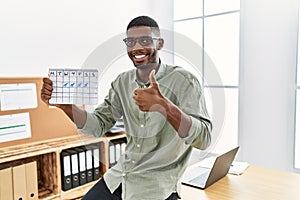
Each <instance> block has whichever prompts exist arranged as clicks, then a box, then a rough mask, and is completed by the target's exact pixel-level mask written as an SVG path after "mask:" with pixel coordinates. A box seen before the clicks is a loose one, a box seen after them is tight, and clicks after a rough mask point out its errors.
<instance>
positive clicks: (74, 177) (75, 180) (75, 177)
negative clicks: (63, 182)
mask: <svg viewBox="0 0 300 200" xmlns="http://www.w3.org/2000/svg"><path fill="white" fill-rule="evenodd" d="M66 151H67V152H68V153H69V154H70V158H71V182H72V188H75V187H77V186H79V169H78V165H79V163H78V155H77V152H76V151H75V150H72V149H68V150H66Z"/></svg>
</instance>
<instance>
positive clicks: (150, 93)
mask: <svg viewBox="0 0 300 200" xmlns="http://www.w3.org/2000/svg"><path fill="white" fill-rule="evenodd" d="M149 80H150V86H149V88H138V89H135V90H134V95H133V99H134V100H135V103H136V104H137V105H138V107H139V108H140V110H141V111H143V112H149V111H160V109H161V106H162V105H161V103H162V100H163V98H164V97H163V96H162V94H161V93H160V90H159V85H158V82H157V81H156V79H155V70H152V71H151V73H150V75H149Z"/></svg>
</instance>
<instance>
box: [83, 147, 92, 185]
mask: <svg viewBox="0 0 300 200" xmlns="http://www.w3.org/2000/svg"><path fill="white" fill-rule="evenodd" d="M85 156H86V181H87V182H91V181H93V180H94V176H93V149H92V148H91V147H86V149H85Z"/></svg>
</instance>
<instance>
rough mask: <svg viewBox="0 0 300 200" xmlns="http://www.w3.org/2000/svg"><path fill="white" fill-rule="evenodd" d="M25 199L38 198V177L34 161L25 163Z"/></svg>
mask: <svg viewBox="0 0 300 200" xmlns="http://www.w3.org/2000/svg"><path fill="white" fill-rule="evenodd" d="M25 171H26V194H27V195H26V196H27V200H37V199H38V177H37V164H36V161H33V162H30V163H26V164H25Z"/></svg>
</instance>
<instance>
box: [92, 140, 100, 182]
mask: <svg viewBox="0 0 300 200" xmlns="http://www.w3.org/2000/svg"><path fill="white" fill-rule="evenodd" d="M92 148H93V180H98V179H99V178H100V149H99V146H97V145H94V146H92Z"/></svg>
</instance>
